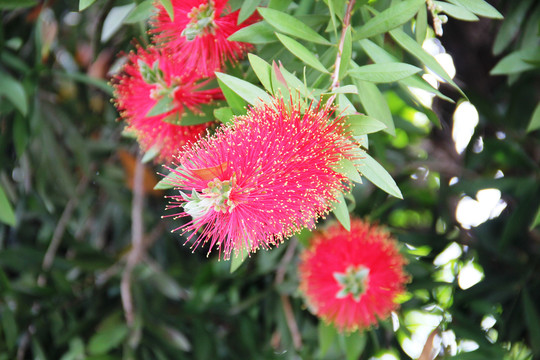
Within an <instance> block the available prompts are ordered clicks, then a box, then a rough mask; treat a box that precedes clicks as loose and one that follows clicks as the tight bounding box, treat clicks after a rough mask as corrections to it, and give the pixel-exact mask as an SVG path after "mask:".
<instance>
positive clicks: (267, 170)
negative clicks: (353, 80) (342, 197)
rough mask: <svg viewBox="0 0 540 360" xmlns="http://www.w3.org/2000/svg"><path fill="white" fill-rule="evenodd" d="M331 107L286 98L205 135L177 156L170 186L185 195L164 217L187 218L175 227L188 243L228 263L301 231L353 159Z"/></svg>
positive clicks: (330, 197)
mask: <svg viewBox="0 0 540 360" xmlns="http://www.w3.org/2000/svg"><path fill="white" fill-rule="evenodd" d="M331 115H332V109H331V108H330V107H329V106H326V107H322V106H319V107H317V108H312V107H311V106H310V107H309V108H308V109H302V108H301V105H292V106H291V107H289V106H288V105H285V102H284V101H283V99H279V100H278V99H276V100H275V101H273V103H271V104H263V105H260V106H257V107H254V108H251V109H250V110H249V111H248V114H247V115H245V116H239V117H237V118H236V121H235V123H234V124H233V125H230V126H226V127H222V128H221V129H218V131H217V132H216V134H214V135H213V136H212V137H209V138H203V139H201V140H199V141H198V142H197V143H195V144H194V145H193V146H192V147H191V149H188V150H186V151H185V152H184V153H183V154H182V155H181V156H180V157H179V159H178V160H179V163H180V166H179V168H177V169H176V170H173V169H171V171H172V178H173V180H172V182H174V185H175V186H176V188H177V189H179V190H181V191H183V193H181V195H179V196H174V197H173V199H174V201H173V202H171V203H170V204H169V206H168V208H179V207H183V211H181V212H179V213H177V214H173V215H169V216H172V217H175V218H178V217H184V216H191V217H192V220H191V221H189V222H188V223H187V224H186V225H183V226H180V227H179V228H177V229H176V230H179V229H182V230H184V231H188V230H193V231H194V232H193V233H192V234H191V235H190V236H189V237H188V241H189V240H191V239H192V238H193V237H195V236H196V234H197V231H198V230H202V231H201V232H200V234H199V235H198V238H197V239H196V240H195V242H194V244H193V246H192V247H193V248H197V246H199V245H200V244H201V243H202V244H205V243H206V242H210V247H209V250H208V252H210V251H211V250H212V248H213V247H214V245H215V246H217V247H218V248H219V251H220V255H221V253H222V252H223V253H224V258H225V259H228V258H229V257H230V254H231V252H232V251H233V250H234V252H235V254H236V255H238V253H239V252H243V251H244V250H247V251H248V253H249V252H254V251H256V250H257V249H259V248H261V247H262V248H269V247H271V246H272V245H279V243H281V242H283V240H284V238H286V237H289V236H291V235H292V234H293V233H296V232H298V231H300V230H301V229H302V228H304V227H309V228H313V227H314V226H315V221H316V219H317V218H318V217H319V216H324V215H325V214H327V213H328V211H329V210H330V209H331V203H332V202H333V201H335V200H336V195H337V194H338V193H341V192H344V191H348V190H349V188H350V186H351V184H350V182H349V180H348V179H347V177H346V176H345V175H343V174H341V173H339V172H337V171H336V170H334V167H335V166H336V165H337V164H338V163H339V161H340V160H341V159H343V158H344V157H348V158H353V157H355V155H354V151H353V147H354V145H353V143H352V142H351V141H350V139H349V138H350V137H352V136H350V135H349V133H348V132H347V130H346V128H345V125H344V122H343V121H342V119H337V120H331V119H330V117H331Z"/></svg>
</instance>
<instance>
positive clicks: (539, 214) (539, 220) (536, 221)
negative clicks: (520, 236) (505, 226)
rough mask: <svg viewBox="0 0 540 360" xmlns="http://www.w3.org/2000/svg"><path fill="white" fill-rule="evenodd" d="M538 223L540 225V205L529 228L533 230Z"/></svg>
mask: <svg viewBox="0 0 540 360" xmlns="http://www.w3.org/2000/svg"><path fill="white" fill-rule="evenodd" d="M538 225H540V206H539V207H538V210H536V215H535V217H534V220H533V222H532V223H531V226H529V230H530V231H531V230H532V229H534V228H535V227H537V226H538Z"/></svg>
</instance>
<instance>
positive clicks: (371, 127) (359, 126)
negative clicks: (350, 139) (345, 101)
mask: <svg viewBox="0 0 540 360" xmlns="http://www.w3.org/2000/svg"><path fill="white" fill-rule="evenodd" d="M347 124H348V125H349V130H351V131H352V133H353V135H354V136H360V135H365V134H371V133H374V132H377V131H380V130H384V129H386V125H384V124H383V123H382V122H380V121H379V120H377V119H374V118H372V117H370V116H367V115H349V116H347Z"/></svg>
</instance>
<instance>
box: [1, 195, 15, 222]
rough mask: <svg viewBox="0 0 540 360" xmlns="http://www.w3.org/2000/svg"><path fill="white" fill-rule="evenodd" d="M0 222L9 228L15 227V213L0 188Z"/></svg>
mask: <svg viewBox="0 0 540 360" xmlns="http://www.w3.org/2000/svg"><path fill="white" fill-rule="evenodd" d="M0 221H1V222H3V223H5V224H8V225H10V226H15V221H16V220H15V213H14V212H13V208H12V207H11V204H10V203H9V200H8V198H7V196H6V193H5V192H4V189H2V186H0Z"/></svg>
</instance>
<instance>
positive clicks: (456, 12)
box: [433, 1, 478, 21]
mask: <svg viewBox="0 0 540 360" xmlns="http://www.w3.org/2000/svg"><path fill="white" fill-rule="evenodd" d="M433 3H434V4H435V5H437V7H439V8H441V10H442V11H443V12H444V13H445V14H447V15H448V16H451V17H453V18H456V19H459V20H464V21H477V20H478V16H476V15H474V14H473V13H472V12H470V11H469V10H467V9H465V8H464V7H462V6H457V5H453V4H450V3H447V2H443V1H434V2H433Z"/></svg>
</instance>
